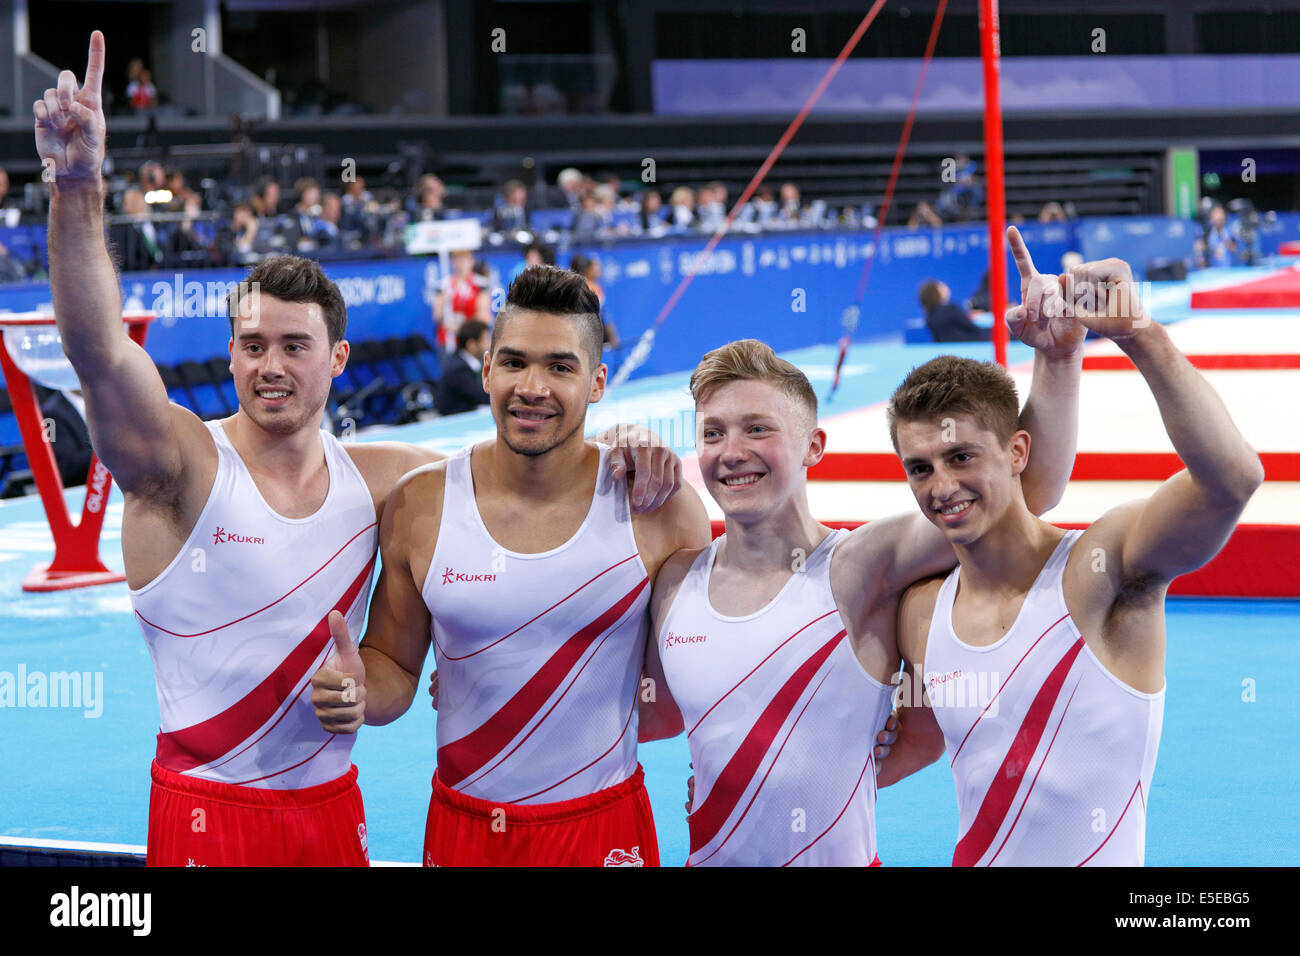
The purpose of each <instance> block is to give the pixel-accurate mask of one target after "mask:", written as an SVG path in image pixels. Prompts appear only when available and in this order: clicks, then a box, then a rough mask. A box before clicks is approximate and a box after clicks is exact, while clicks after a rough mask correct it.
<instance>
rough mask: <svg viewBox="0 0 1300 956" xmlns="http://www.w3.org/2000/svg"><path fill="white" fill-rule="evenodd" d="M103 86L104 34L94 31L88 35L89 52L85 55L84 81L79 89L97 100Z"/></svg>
mask: <svg viewBox="0 0 1300 956" xmlns="http://www.w3.org/2000/svg"><path fill="white" fill-rule="evenodd" d="M103 84H104V34H102V33H100V32H99V31H98V30H96V31H95V32H94V33H92V34H91V35H90V52H89V53H88V54H87V55H86V79H85V81H84V82H83V83H82V84H81V88H82V89H83V90H85V91H86V92H87V93H90V94H91V95H92V96H94V97H95V99H96V100H98V99H99V95H100V90H101V88H102V87H103Z"/></svg>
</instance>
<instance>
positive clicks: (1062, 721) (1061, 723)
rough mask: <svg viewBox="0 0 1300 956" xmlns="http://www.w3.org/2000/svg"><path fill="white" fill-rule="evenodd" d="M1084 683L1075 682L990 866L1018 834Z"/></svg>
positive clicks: (1081, 681) (991, 859)
mask: <svg viewBox="0 0 1300 956" xmlns="http://www.w3.org/2000/svg"><path fill="white" fill-rule="evenodd" d="M1082 683H1083V679H1082V678H1080V679H1079V680H1077V681H1075V682H1074V690H1072V691H1070V699H1069V700H1067V701H1066V702H1065V709H1064V710H1062V711H1061V719H1060V720H1058V721H1057V722H1056V730H1054V731H1053V732H1052V739H1051V740H1049V741H1048V742H1047V749H1046V750H1045V751H1043V759H1042V760H1040V761H1038V769H1037V770H1035V771H1034V779H1033V780H1031V781H1029V789H1028V790H1026V791H1025V799H1023V800H1021V801H1020V809H1019V810H1017V811H1016V818H1015V819H1014V820H1012V821H1011V826H1009V827H1007V835H1006V836H1004V837H1003V838H1002V842H1001V843H999V844H998V852H997V853H994V854H993V856H992V858H990V860H989V866H992V865H993V862H994V861H995V860H996V859H997V858H998V854H999V853H1001V852H1002V848H1003V847H1005V846H1006V845H1007V841H1008V840H1010V839H1011V834H1013V833H1015V832H1016V826H1017V825H1018V824H1019V823H1020V817H1021V816H1022V815H1023V814H1024V812H1025V807H1027V806H1029V798H1030V797H1032V796H1033V795H1034V787H1036V786H1038V778H1039V776H1040V775H1041V774H1042V772H1043V768H1044V767H1046V766H1047V758H1048V757H1050V756H1051V755H1052V748H1053V747H1055V746H1056V738H1057V737H1059V736H1060V734H1061V728H1062V727H1064V726H1065V715H1066V714H1068V713H1069V712H1070V705H1071V704H1073V703H1074V695H1075V694H1077V693H1079V685H1080V684H1082Z"/></svg>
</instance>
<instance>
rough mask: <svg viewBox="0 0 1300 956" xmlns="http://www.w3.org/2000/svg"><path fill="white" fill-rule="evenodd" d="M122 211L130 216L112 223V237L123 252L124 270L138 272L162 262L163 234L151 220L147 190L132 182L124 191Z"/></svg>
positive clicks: (110, 228)
mask: <svg viewBox="0 0 1300 956" xmlns="http://www.w3.org/2000/svg"><path fill="white" fill-rule="evenodd" d="M122 214H123V216H127V217H130V218H129V219H128V220H127V221H124V222H117V223H114V224H113V225H112V226H110V227H109V239H110V240H112V243H113V245H114V247H116V249H117V251H118V253H119V255H120V256H121V264H122V271H123V272H138V271H140V270H142V269H154V268H157V267H158V266H161V265H162V264H163V258H164V256H163V242H162V237H161V236H160V235H159V234H158V230H157V229H155V228H154V224H153V223H152V222H151V221H150V220H149V210H148V207H147V206H146V205H145V201H144V191H143V190H141V189H140V187H139V186H128V187H126V191H125V192H123V193H122Z"/></svg>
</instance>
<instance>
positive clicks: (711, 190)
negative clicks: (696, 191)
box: [699, 180, 727, 232]
mask: <svg viewBox="0 0 1300 956" xmlns="http://www.w3.org/2000/svg"><path fill="white" fill-rule="evenodd" d="M699 219H700V228H701V229H703V230H704V231H705V232H717V231H718V230H719V229H721V228H722V224H723V223H724V222H726V221H727V187H726V186H724V185H723V184H722V183H720V182H718V181H717V180H714V181H713V182H711V183H709V184H708V185H707V186H705V187H704V188H703V189H701V190H700V204H699Z"/></svg>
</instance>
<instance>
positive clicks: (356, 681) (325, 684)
mask: <svg viewBox="0 0 1300 956" xmlns="http://www.w3.org/2000/svg"><path fill="white" fill-rule="evenodd" d="M329 625H330V636H331V637H333V638H334V653H332V654H331V655H330V656H329V659H328V660H326V661H325V663H324V664H323V665H321V669H320V670H318V671H317V672H316V673H315V674H314V675H313V676H312V679H311V702H312V704H313V705H314V706H315V707H316V719H317V720H319V721H320V725H321V727H322V728H323V729H324V730H325V731H326V732H327V733H331V734H355V733H356V732H357V729H358V728H360V726H361V725H362V724H363V723H365V718H366V665H365V664H363V663H362V662H361V653H360V652H359V651H358V650H357V646H356V644H354V643H353V642H352V637H351V635H350V634H348V625H347V622H346V621H344V620H343V615H342V614H340V613H339V612H338V611H330V615H329Z"/></svg>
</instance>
